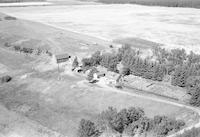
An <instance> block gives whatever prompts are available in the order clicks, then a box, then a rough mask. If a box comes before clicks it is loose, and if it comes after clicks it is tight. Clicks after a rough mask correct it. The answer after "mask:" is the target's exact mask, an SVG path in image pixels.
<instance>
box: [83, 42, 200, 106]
mask: <svg viewBox="0 0 200 137" xmlns="http://www.w3.org/2000/svg"><path fill="white" fill-rule="evenodd" d="M152 58H153V59H152ZM119 63H121V64H123V70H122V71H120V70H118V69H117V65H118V64H119ZM82 64H83V68H84V70H88V69H90V68H92V67H95V66H98V65H101V66H103V67H105V68H107V69H108V70H109V71H113V72H116V73H121V74H122V75H123V76H124V75H130V74H132V75H135V76H140V77H142V78H146V79H151V80H154V81H162V80H163V78H164V77H165V76H167V75H169V76H170V77H171V84H172V85H174V86H179V87H183V88H186V89H187V91H188V94H190V95H191V100H190V104H192V105H195V106H200V55H198V54H195V53H194V52H190V53H189V54H187V53H186V51H185V50H184V49H172V50H165V49H163V48H159V47H157V48H155V49H153V57H151V58H149V57H147V58H141V56H140V53H139V52H138V51H137V50H135V49H132V48H131V47H130V46H127V45H125V46H122V47H121V48H119V49H118V51H117V52H116V53H114V52H113V53H101V52H100V51H97V52H95V53H94V54H93V55H92V56H91V57H90V58H83V59H82Z"/></svg>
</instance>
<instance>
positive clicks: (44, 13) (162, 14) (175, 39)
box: [0, 4, 200, 52]
mask: <svg viewBox="0 0 200 137" xmlns="http://www.w3.org/2000/svg"><path fill="white" fill-rule="evenodd" d="M0 12H4V13H7V14H10V15H13V16H16V17H18V18H22V19H28V20H31V21H36V22H41V23H44V24H48V25H52V26H54V27H57V28H61V29H64V30H70V31H74V32H79V33H82V34H87V35H90V36H94V37H98V38H100V39H104V40H107V41H112V40H116V39H119V40H121V39H123V40H124V39H126V38H127V37H128V38H132V37H134V38H140V39H146V40H149V41H153V42H156V43H161V44H164V45H165V47H167V48H175V47H179V48H186V49H187V50H188V51H189V50H193V51H195V52H200V49H199V43H200V39H199V37H200V27H199V26H200V10H199V9H190V8H169V7H147V6H139V5H128V4H124V5H119V4H117V5H112V4H111V5H73V6H46V7H18V8H14V7H12V8H0Z"/></svg>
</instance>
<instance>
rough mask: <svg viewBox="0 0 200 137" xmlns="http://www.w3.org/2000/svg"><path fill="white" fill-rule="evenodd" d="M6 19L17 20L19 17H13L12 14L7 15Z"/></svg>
mask: <svg viewBox="0 0 200 137" xmlns="http://www.w3.org/2000/svg"><path fill="white" fill-rule="evenodd" d="M4 19H5V20H17V18H15V17H12V16H5V17H4Z"/></svg>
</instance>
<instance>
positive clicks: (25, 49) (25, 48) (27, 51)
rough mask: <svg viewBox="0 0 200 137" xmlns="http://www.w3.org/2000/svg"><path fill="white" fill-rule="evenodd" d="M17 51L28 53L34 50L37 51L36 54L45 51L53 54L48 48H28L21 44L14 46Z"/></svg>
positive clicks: (50, 54)
mask: <svg viewBox="0 0 200 137" xmlns="http://www.w3.org/2000/svg"><path fill="white" fill-rule="evenodd" d="M13 48H14V50H15V51H19V52H20V53H21V52H22V53H26V54H32V53H33V52H35V53H36V55H41V54H42V52H45V53H46V54H47V55H49V56H52V53H51V52H49V51H48V50H45V51H43V50H42V49H40V48H37V49H33V48H28V47H21V46H13Z"/></svg>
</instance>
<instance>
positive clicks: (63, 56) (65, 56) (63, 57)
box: [55, 53, 71, 63]
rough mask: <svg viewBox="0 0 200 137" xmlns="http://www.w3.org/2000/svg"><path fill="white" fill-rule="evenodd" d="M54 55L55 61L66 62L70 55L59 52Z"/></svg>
mask: <svg viewBox="0 0 200 137" xmlns="http://www.w3.org/2000/svg"><path fill="white" fill-rule="evenodd" d="M55 57H56V61H57V63H62V62H66V61H68V60H69V59H70V58H71V56H70V55H69V54H67V53H65V54H59V55H56V56H55Z"/></svg>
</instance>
